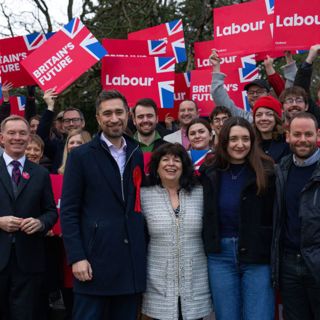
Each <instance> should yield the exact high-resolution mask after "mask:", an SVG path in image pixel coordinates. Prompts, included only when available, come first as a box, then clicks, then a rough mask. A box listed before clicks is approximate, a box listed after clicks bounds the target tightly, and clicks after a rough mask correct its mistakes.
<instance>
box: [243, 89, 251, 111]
mask: <svg viewBox="0 0 320 320" xmlns="http://www.w3.org/2000/svg"><path fill="white" fill-rule="evenodd" d="M242 103H243V109H244V110H246V111H248V112H251V107H250V104H249V100H248V96H247V91H242Z"/></svg>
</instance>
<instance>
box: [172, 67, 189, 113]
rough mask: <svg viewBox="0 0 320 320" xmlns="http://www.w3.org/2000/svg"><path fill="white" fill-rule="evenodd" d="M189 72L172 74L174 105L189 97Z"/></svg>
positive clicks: (177, 105)
mask: <svg viewBox="0 0 320 320" xmlns="http://www.w3.org/2000/svg"><path fill="white" fill-rule="evenodd" d="M190 75H191V74H190V72H184V73H176V74H175V76H174V106H175V107H179V105H180V103H181V102H182V101H183V100H187V99H190Z"/></svg>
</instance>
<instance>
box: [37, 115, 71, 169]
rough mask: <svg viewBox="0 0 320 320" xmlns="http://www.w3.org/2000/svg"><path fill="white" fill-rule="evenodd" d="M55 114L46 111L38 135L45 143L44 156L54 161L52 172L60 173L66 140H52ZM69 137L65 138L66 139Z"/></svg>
mask: <svg viewBox="0 0 320 320" xmlns="http://www.w3.org/2000/svg"><path fill="white" fill-rule="evenodd" d="M54 117H55V114H54V112H52V111H50V110H48V109H46V110H45V111H44V113H43V115H42V116H41V119H40V123H39V126H38V129H37V134H38V135H39V136H40V137H41V138H42V140H43V141H44V154H45V156H47V157H48V158H49V159H50V160H51V161H52V172H53V173H58V169H59V168H60V166H61V164H62V158H63V150H64V145H65V141H66V139H63V140H61V139H58V138H53V139H51V138H50V129H51V126H52V123H53V120H54ZM66 137H67V136H65V138H66Z"/></svg>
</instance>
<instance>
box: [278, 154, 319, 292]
mask: <svg viewBox="0 0 320 320" xmlns="http://www.w3.org/2000/svg"><path fill="white" fill-rule="evenodd" d="M292 164H293V159H292V155H289V156H287V157H285V158H283V159H282V161H281V162H280V164H279V165H278V166H277V167H276V197H275V205H274V229H273V230H274V233H273V242H272V276H273V281H274V285H275V286H278V285H279V270H280V257H281V255H282V252H283V243H282V238H283V233H284V230H285V223H286V210H285V207H284V206H285V199H284V194H285V186H286V181H287V178H288V173H289V170H290V167H291V165H292ZM299 217H301V243H300V250H301V254H302V256H303V258H304V261H305V263H306V265H307V266H308V268H309V270H310V272H311V273H312V274H313V276H314V278H315V279H316V280H317V281H318V282H319V283H320V161H319V162H318V164H317V167H316V169H315V170H314V172H313V174H312V176H311V178H310V180H309V181H308V182H307V184H306V185H305V186H304V188H303V189H302V191H301V194H300V206H299Z"/></svg>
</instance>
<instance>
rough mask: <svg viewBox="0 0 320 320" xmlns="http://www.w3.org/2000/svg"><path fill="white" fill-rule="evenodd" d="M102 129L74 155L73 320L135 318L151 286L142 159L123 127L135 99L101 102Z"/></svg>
mask: <svg viewBox="0 0 320 320" xmlns="http://www.w3.org/2000/svg"><path fill="white" fill-rule="evenodd" d="M96 118H97V121H98V123H99V126H100V128H101V130H102V132H101V133H99V134H97V135H96V137H95V138H94V139H93V140H92V141H91V142H89V143H87V144H85V145H83V146H80V147H78V148H76V149H74V150H73V151H72V152H71V153H70V155H69V157H68V161H67V165H66V170H65V175H64V185H63V192H62V201H61V223H62V233H63V239H64V243H65V248H66V252H67V258H68V262H69V264H70V265H72V271H73V275H74V277H75V281H74V309H73V319H74V320H86V319H95V320H99V319H104V318H103V316H104V312H105V309H106V311H107V319H108V320H135V319H136V315H137V308H138V304H139V297H140V293H141V292H143V291H144V290H145V280H146V279H145V278H146V274H145V268H146V256H145V255H146V252H145V251H146V246H145V237H144V219H143V216H142V215H141V213H140V212H139V211H140V209H139V205H138V204H139V203H138V202H137V201H136V188H135V186H137V185H139V181H141V175H142V172H143V158H142V153H141V150H140V149H139V146H138V144H137V143H136V141H134V140H133V139H131V138H130V137H128V136H125V135H124V134H123V133H124V131H125V129H126V125H127V121H128V105H127V101H126V99H125V97H124V96H122V95H121V94H120V93H119V92H118V91H115V90H111V91H107V92H106V91H103V92H101V94H100V95H99V97H98V99H97V102H96Z"/></svg>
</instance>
